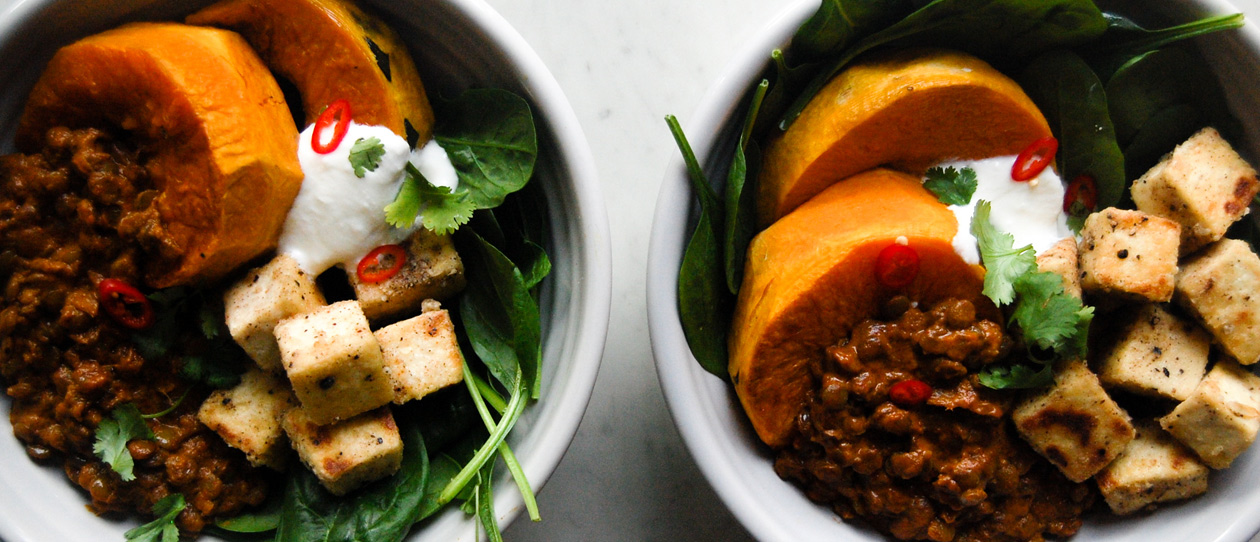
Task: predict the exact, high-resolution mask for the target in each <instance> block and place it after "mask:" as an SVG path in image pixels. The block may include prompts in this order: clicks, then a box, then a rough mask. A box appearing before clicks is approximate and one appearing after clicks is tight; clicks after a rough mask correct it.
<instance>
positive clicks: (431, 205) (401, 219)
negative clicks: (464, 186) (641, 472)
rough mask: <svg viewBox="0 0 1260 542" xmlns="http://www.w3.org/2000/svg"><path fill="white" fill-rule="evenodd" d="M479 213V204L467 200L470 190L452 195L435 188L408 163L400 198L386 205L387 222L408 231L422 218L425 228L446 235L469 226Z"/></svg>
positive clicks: (446, 189) (455, 192) (447, 191)
mask: <svg viewBox="0 0 1260 542" xmlns="http://www.w3.org/2000/svg"><path fill="white" fill-rule="evenodd" d="M476 210H477V205H476V204H475V203H474V202H472V201H471V200H470V199H469V198H468V191H467V190H455V191H454V192H452V191H451V190H450V189H448V188H445V187H441V186H435V185H434V184H433V183H430V182H429V180H428V179H426V178H424V175H423V174H421V173H420V170H418V169H416V167H415V166H413V165H411V164H410V163H408V164H407V170H406V178H404V179H403V185H402V188H401V189H399V190H398V196H396V197H395V198H394V201H393V203H390V204H389V205H386V206H385V221H386V222H389V224H390V225H391V226H393V227H395V228H406V227H409V226H411V225H412V224H414V223H415V221H416V217H417V216H419V217H420V222H421V224H422V225H424V227H425V229H428V230H431V231H433V232H434V233H437V234H439V235H445V234H449V233H451V232H454V231H455V230H457V229H459V227H460V226H462V225H464V224H467V223H468V220H469V219H470V218H472V214H473V211H476ZM422 211H423V214H421V212H422Z"/></svg>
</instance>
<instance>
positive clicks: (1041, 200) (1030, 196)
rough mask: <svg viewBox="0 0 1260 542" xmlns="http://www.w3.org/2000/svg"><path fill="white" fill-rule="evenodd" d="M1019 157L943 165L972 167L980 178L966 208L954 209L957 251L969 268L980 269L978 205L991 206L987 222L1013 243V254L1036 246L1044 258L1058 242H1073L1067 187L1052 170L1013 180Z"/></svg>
mask: <svg viewBox="0 0 1260 542" xmlns="http://www.w3.org/2000/svg"><path fill="white" fill-rule="evenodd" d="M1015 158H1016V157H1015V156H998V157H995V158H986V159H984V160H959V161H955V162H947V163H944V164H941V167H953V168H956V169H958V170H962V168H965V167H969V168H971V169H972V170H974V171H975V172H976V180H977V186H976V193H975V194H974V195H973V196H971V202H970V203H968V204H967V205H951V206H949V210H950V211H953V212H954V216H955V217H957V218H958V233H957V234H956V235H955V236H954V242H953V244H954V251H955V252H957V253H958V255H959V256H961V257H962V259H963V260H965V261H966V262H967V263H972V264H978V263H980V251H979V248H978V247H977V246H976V238H975V237H974V236H973V235H971V217H972V215H974V214H975V210H976V203H977V202H979V201H980V200H985V201H988V202H989V203H990V204H991V207H992V209H993V210H992V212H991V213H990V214H989V221H990V222H991V223H992V224H993V226H994V227H995V228H997V229H998V230H999V231H1003V232H1006V233H1009V234H1011V235H1013V236H1014V237H1015V248H1019V247H1022V246H1026V245H1032V246H1033V249H1034V250H1036V251H1037V252H1041V251H1043V250H1045V249H1047V248H1050V247H1051V246H1052V245H1054V244H1055V243H1057V242H1059V240H1060V239H1063V238H1065V237H1071V236H1072V230H1071V229H1070V228H1068V225H1067V215H1065V214H1064V213H1063V195H1064V191H1063V182H1062V181H1060V180H1059V176H1058V175H1057V174H1056V173H1055V172H1054V170H1052V169H1051V168H1046V169H1045V170H1044V171H1042V172H1041V174H1040V175H1037V177H1036V178H1034V179H1032V180H1029V181H1026V182H1017V181H1015V180H1013V179H1011V166H1013V165H1014V164H1015Z"/></svg>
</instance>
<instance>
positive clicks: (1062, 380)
mask: <svg viewBox="0 0 1260 542" xmlns="http://www.w3.org/2000/svg"><path fill="white" fill-rule="evenodd" d="M1011 419H1012V420H1013V421H1014V422H1015V428H1016V429H1017V430H1018V431H1019V434H1020V436H1022V437H1023V438H1024V440H1026V441H1028V444H1030V445H1032V447H1033V449H1034V450H1036V451H1037V453H1039V454H1041V455H1042V456H1043V457H1045V458H1046V459H1048V460H1050V463H1051V464H1053V465H1054V466H1056V467H1058V468H1059V470H1060V471H1062V472H1063V474H1064V475H1065V476H1067V477H1068V479H1069V480H1072V481H1073V482H1083V481H1085V480H1087V479H1089V477H1090V476H1093V475H1094V474H1095V473H1097V472H1098V471H1100V470H1102V469H1103V467H1106V466H1107V464H1108V463H1111V460H1112V459H1115V457H1116V456H1117V455H1120V452H1122V451H1124V448H1125V446H1128V444H1129V441H1131V440H1133V425H1132V424H1131V423H1130V422H1129V415H1128V414H1127V413H1126V412H1125V411H1124V410H1122V409H1121V408H1120V406H1119V405H1117V404H1116V402H1115V401H1113V400H1112V399H1111V397H1109V396H1108V395H1107V392H1105V391H1103V388H1102V384H1100V383H1099V382H1098V377H1097V376H1095V375H1094V373H1092V372H1090V370H1089V368H1088V367H1086V366H1085V363H1084V362H1082V361H1066V362H1061V363H1059V364H1058V365H1057V366H1056V367H1055V375H1054V385H1053V386H1050V387H1049V388H1046V389H1045V390H1042V391H1041V392H1039V393H1033V394H1030V395H1029V396H1027V397H1025V398H1024V399H1023V400H1022V401H1020V402H1019V404H1017V405H1016V407H1015V410H1014V411H1013V412H1012V414H1011Z"/></svg>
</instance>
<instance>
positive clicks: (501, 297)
mask: <svg viewBox="0 0 1260 542" xmlns="http://www.w3.org/2000/svg"><path fill="white" fill-rule="evenodd" d="M457 238H458V240H459V242H460V244H459V246H460V254H461V255H462V257H463V259H464V261H465V266H466V267H465V268H466V273H467V277H468V288H467V290H465V291H464V295H463V296H462V297H461V298H460V305H459V309H460V316H461V318H462V319H463V324H464V330H465V332H466V333H467V335H468V339H469V342H470V343H471V344H472V347H473V351H474V352H476V354H477V357H478V358H480V359H481V361H482V363H484V364H485V365H486V368H487V369H489V370H490V374H492V375H494V377H495V378H496V379H498V380H499V382H501V383H503V385H504V386H507V387H508V388H514V387H515V386H516V381H515V378H516V374H517V372H518V371H517V369H519V370H520V371H519V372H520V373H521V374H522V375H523V378H524V379H525V381H524V385H525V390H526V393H527V394H529V395H530V396H531V397H535V398H536V397H537V396H538V393H539V391H540V387H541V386H540V371H539V370H538V369H539V364H540V362H541V358H542V350H541V348H540V345H541V337H542V331H541V324H540V321H539V315H538V303H537V302H536V301H535V300H534V298H533V296H532V295H531V294H530V288H529V284H528V283H527V282H526V280H525V276H524V274H523V273H521V271H520V269H519V268H517V267H516V265H515V264H514V263H513V262H512V260H511V259H510V258H508V257H507V256H506V255H504V254H503V252H502V251H501V250H499V248H498V247H495V246H494V245H492V244H490V243H489V242H488V241H486V240H485V239H484V238H483V237H482V236H481V235H479V234H478V233H477V232H476V231H472V230H471V229H467V228H465V229H463V230H460V232H459V235H458V237H457Z"/></svg>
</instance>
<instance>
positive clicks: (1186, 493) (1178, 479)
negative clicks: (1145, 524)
mask: <svg viewBox="0 0 1260 542" xmlns="http://www.w3.org/2000/svg"><path fill="white" fill-rule="evenodd" d="M1133 426H1134V429H1135V430H1136V431H1137V433H1136V436H1135V437H1134V438H1133V440H1132V441H1130V442H1129V445H1128V447H1126V448H1125V449H1124V452H1122V453H1121V454H1120V455H1119V456H1118V457H1116V460H1115V461H1112V462H1111V464H1110V465H1107V468H1105V469H1103V471H1102V472H1100V473H1098V476H1096V477H1095V481H1097V482H1098V489H1099V490H1100V491H1101V492H1102V495H1103V499H1106V501H1107V506H1110V507H1111V511H1112V512H1115V513H1117V514H1122V515H1123V514H1130V513H1133V512H1136V511H1138V510H1141V509H1143V508H1145V507H1147V506H1149V505H1152V504H1155V503H1159V502H1167V501H1176V500H1181V499H1188V498H1190V497H1193V496H1195V495H1201V494H1203V493H1204V492H1206V491H1207V486H1208V468H1207V465H1204V464H1203V462H1202V461H1199V458H1198V457H1195V455H1194V452H1192V451H1190V450H1189V449H1187V448H1186V447H1185V446H1182V445H1181V443H1179V442H1177V441H1176V439H1173V438H1172V436H1170V435H1169V434H1168V433H1166V432H1164V430H1163V429H1161V428H1160V427H1159V423H1158V422H1156V421H1154V420H1142V421H1140V422H1136V423H1134V424H1133Z"/></svg>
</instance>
